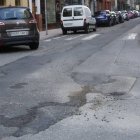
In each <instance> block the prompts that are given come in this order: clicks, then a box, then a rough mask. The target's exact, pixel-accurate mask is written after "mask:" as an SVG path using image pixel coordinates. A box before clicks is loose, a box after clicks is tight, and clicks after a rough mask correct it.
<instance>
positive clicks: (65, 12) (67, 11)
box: [63, 8, 72, 17]
mask: <svg viewBox="0 0 140 140" xmlns="http://www.w3.org/2000/svg"><path fill="white" fill-rule="evenodd" d="M71 16H72V8H65V9H64V10H63V17H71Z"/></svg>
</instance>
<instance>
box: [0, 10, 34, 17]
mask: <svg viewBox="0 0 140 140" xmlns="http://www.w3.org/2000/svg"><path fill="white" fill-rule="evenodd" d="M31 17H32V14H31V13H30V11H29V10H27V9H25V8H2V9H0V20H10V19H28V18H31Z"/></svg>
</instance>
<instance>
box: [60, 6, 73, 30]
mask: <svg viewBox="0 0 140 140" xmlns="http://www.w3.org/2000/svg"><path fill="white" fill-rule="evenodd" d="M61 20H62V22H63V26H64V27H72V26H73V13H72V7H65V8H64V9H63V11H62V15H61Z"/></svg>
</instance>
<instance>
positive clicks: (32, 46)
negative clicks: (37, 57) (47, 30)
mask: <svg viewBox="0 0 140 140" xmlns="http://www.w3.org/2000/svg"><path fill="white" fill-rule="evenodd" d="M29 47H30V49H31V50H37V49H38V47H39V42H36V43H31V44H29Z"/></svg>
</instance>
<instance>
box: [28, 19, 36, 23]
mask: <svg viewBox="0 0 140 140" xmlns="http://www.w3.org/2000/svg"><path fill="white" fill-rule="evenodd" d="M29 23H31V24H36V23H37V21H36V20H35V19H33V20H30V21H29Z"/></svg>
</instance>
